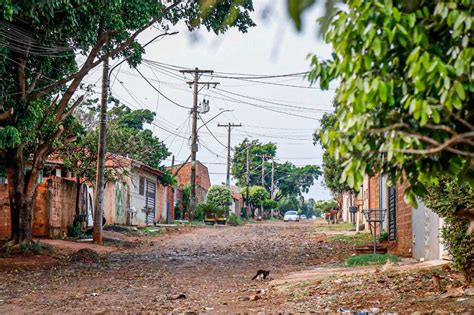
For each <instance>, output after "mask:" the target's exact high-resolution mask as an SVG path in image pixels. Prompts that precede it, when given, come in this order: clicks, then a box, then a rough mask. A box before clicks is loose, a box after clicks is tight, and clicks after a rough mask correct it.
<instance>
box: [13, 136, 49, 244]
mask: <svg viewBox="0 0 474 315" xmlns="http://www.w3.org/2000/svg"><path fill="white" fill-rule="evenodd" d="M40 165H41V168H42V167H43V163H40ZM5 168H6V171H7V178H8V194H9V198H10V211H11V226H12V236H11V238H10V240H11V241H13V242H14V243H16V244H18V243H31V242H32V217H33V210H34V208H35V204H36V195H37V186H38V185H37V183H38V174H39V172H38V170H32V172H31V173H30V174H29V175H26V169H25V160H24V157H23V146H22V145H19V146H18V147H16V148H12V149H7V150H6V153H5Z"/></svg>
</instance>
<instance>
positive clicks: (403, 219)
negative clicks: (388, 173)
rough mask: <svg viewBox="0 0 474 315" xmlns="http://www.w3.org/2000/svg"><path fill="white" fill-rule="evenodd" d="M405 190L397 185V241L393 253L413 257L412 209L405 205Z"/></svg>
mask: <svg viewBox="0 0 474 315" xmlns="http://www.w3.org/2000/svg"><path fill="white" fill-rule="evenodd" d="M404 191H405V188H404V187H403V185H401V184H400V183H397V215H396V217H397V239H396V241H395V246H394V247H393V248H392V251H393V252H394V253H396V254H398V255H403V256H411V248H412V235H413V233H412V226H411V224H412V207H411V206H410V205H408V204H407V203H405V201H404V199H403V193H404Z"/></svg>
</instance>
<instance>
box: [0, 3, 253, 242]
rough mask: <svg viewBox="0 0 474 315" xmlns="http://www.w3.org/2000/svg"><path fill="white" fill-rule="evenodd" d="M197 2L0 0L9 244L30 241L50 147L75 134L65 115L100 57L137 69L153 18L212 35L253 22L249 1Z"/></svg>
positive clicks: (0, 104) (0, 136)
mask: <svg viewBox="0 0 474 315" xmlns="http://www.w3.org/2000/svg"><path fill="white" fill-rule="evenodd" d="M200 3H201V1H182V0H177V1H173V2H172V3H169V4H168V3H166V4H165V3H163V2H162V1H156V0H127V1H98V0H94V1H79V0H73V1H60V0H51V1H20V2H18V1H16V2H12V1H3V2H1V3H0V12H1V13H2V16H1V20H2V27H1V30H0V34H1V36H2V46H1V47H0V77H2V80H1V81H0V127H2V128H1V129H0V150H1V151H2V155H3V160H4V163H5V169H6V174H7V177H8V182H9V195H10V207H11V214H12V215H11V217H12V232H13V233H12V234H13V237H12V239H13V241H14V242H27V243H30V242H31V218H32V209H34V205H35V196H36V187H37V182H38V176H39V173H40V171H41V169H42V168H43V165H44V162H45V160H46V159H47V157H48V156H49V155H50V154H51V152H53V151H54V150H55V149H57V148H58V147H60V146H61V145H62V144H64V143H68V142H70V141H72V140H74V139H75V134H74V133H73V130H71V128H70V127H71V122H70V117H71V114H72V113H73V112H74V110H75V109H76V108H77V107H79V106H80V105H81V103H82V101H83V99H84V95H80V96H79V95H78V94H80V93H77V92H78V91H81V93H82V92H83V91H84V89H86V87H85V86H84V85H83V84H82V81H83V79H84V78H85V76H86V75H87V74H88V73H89V71H90V70H91V69H93V68H95V67H97V66H98V65H100V64H101V63H102V61H103V60H105V59H106V58H120V57H125V58H127V61H128V63H129V64H130V66H132V67H135V66H136V65H137V64H139V63H140V61H141V57H142V54H143V52H144V49H143V46H142V45H141V44H140V43H139V42H138V40H137V37H138V36H139V35H140V34H141V33H142V32H143V31H144V30H146V29H148V28H149V27H150V26H152V25H155V24H160V26H161V28H162V29H164V30H167V29H168V28H169V26H170V25H174V24H176V23H178V22H179V21H184V22H185V23H186V25H187V26H188V28H189V30H193V29H196V28H199V27H200V26H201V25H203V26H204V27H206V28H207V29H208V30H212V31H214V32H215V33H216V34H220V33H222V32H225V31H226V30H227V29H229V28H230V27H237V28H238V29H239V30H240V31H242V32H246V31H247V29H248V28H249V27H251V26H254V25H255V24H254V23H253V21H252V20H251V18H250V15H249V12H250V11H252V10H253V5H252V1H251V0H244V1H232V0H221V1H215V2H214V1H212V2H204V4H203V5H202V6H201V5H200ZM78 25H80V27H78ZM6 27H7V28H8V29H6ZM79 56H82V58H80V57H79ZM76 57H77V58H76ZM79 60H80V63H79V62H78V61H79ZM27 164H29V165H31V168H29V169H28V171H27Z"/></svg>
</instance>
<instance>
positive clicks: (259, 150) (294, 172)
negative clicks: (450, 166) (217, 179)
mask: <svg viewBox="0 0 474 315" xmlns="http://www.w3.org/2000/svg"><path fill="white" fill-rule="evenodd" d="M247 147H250V163H249V164H250V172H249V173H250V183H249V184H250V185H254V186H255V185H261V184H262V177H261V176H262V175H261V174H262V155H265V156H267V158H266V160H270V159H272V158H275V157H276V151H277V147H276V145H275V144H274V143H267V144H262V143H261V142H260V141H259V140H252V141H250V140H248V139H244V141H242V142H241V143H240V144H239V145H237V146H236V147H235V149H234V152H235V153H234V157H233V159H232V176H233V177H234V178H235V179H237V184H238V185H240V186H243V185H245V180H246V172H247V164H246V163H247ZM263 165H264V170H265V174H270V173H271V171H272V164H271V162H269V161H265V162H264V164H263ZM274 171H275V176H274V177H275V187H276V195H275V199H276V200H280V199H281V198H282V197H284V196H289V195H292V194H296V195H301V194H302V193H305V192H308V190H309V187H311V186H312V185H313V184H314V181H315V180H317V178H318V176H319V175H321V174H322V173H321V171H320V170H319V167H318V166H316V165H306V166H302V167H297V166H295V165H294V164H293V163H290V162H284V163H277V162H274ZM264 184H265V188H266V189H267V190H268V191H270V189H271V185H272V183H271V176H265V181H264Z"/></svg>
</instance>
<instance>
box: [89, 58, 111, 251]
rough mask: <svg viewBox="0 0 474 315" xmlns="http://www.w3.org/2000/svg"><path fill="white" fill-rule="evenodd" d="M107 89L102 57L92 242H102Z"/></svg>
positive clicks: (106, 70) (105, 71) (106, 77)
mask: <svg viewBox="0 0 474 315" xmlns="http://www.w3.org/2000/svg"><path fill="white" fill-rule="evenodd" d="M108 91H109V58H108V57H106V58H105V59H104V65H103V70H102V94H101V97H100V125H99V143H98V153H97V155H98V156H97V175H96V180H95V183H96V187H95V200H94V209H95V211H94V230H93V233H92V234H93V235H92V238H93V240H94V243H96V244H102V220H103V219H102V218H103V216H104V186H105V152H106V144H105V136H106V128H107V95H108Z"/></svg>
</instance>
